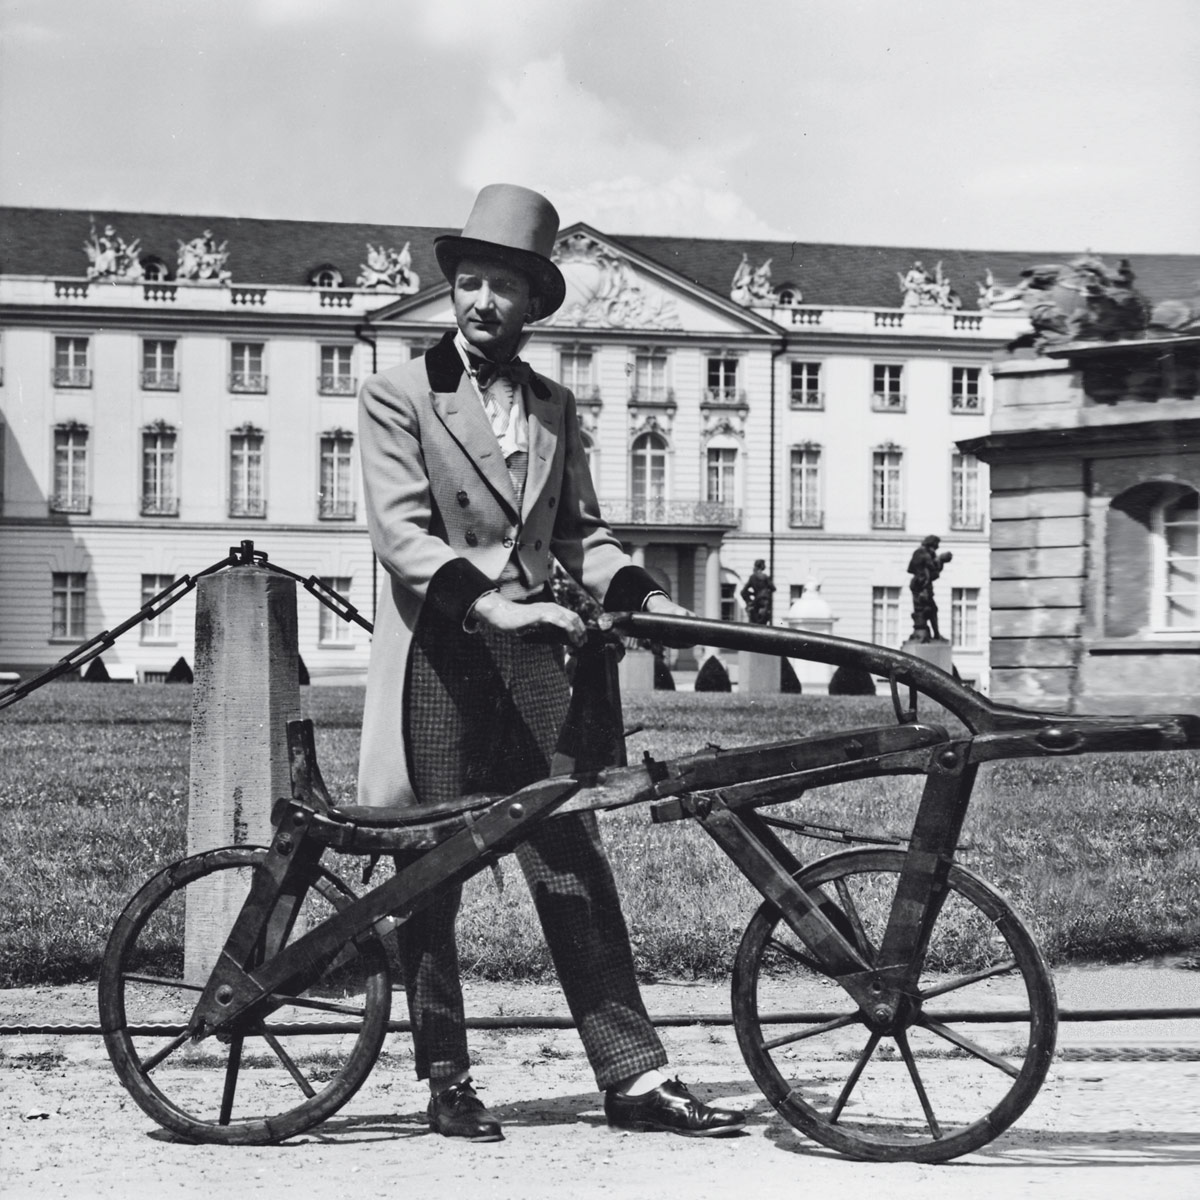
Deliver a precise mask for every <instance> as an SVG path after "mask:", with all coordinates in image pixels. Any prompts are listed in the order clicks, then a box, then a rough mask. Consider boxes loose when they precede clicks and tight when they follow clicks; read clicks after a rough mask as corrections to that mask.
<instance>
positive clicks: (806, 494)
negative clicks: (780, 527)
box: [788, 445, 825, 529]
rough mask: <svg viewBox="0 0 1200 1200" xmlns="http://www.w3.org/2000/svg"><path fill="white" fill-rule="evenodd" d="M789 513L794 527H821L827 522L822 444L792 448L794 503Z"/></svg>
mask: <svg viewBox="0 0 1200 1200" xmlns="http://www.w3.org/2000/svg"><path fill="white" fill-rule="evenodd" d="M788 512H789V519H788V524H789V525H791V527H792V528H793V529H820V528H821V526H822V524H823V523H824V520H825V514H824V512H823V511H822V510H821V447H820V446H814V445H808V446H793V447H792V463H791V503H790V505H789V510H788Z"/></svg>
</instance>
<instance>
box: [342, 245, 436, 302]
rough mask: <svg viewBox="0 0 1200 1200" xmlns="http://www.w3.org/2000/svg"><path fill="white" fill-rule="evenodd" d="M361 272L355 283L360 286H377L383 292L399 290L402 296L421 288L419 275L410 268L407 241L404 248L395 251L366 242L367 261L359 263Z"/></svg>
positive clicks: (390, 247)
mask: <svg viewBox="0 0 1200 1200" xmlns="http://www.w3.org/2000/svg"><path fill="white" fill-rule="evenodd" d="M359 265H360V266H361V267H362V274H361V275H359V277H358V280H357V283H358V286H359V287H360V288H378V289H379V290H380V291H385V292H399V293H400V294H401V295H402V296H411V295H412V294H413V293H414V292H417V291H419V290H420V288H421V277H420V276H419V275H418V274H417V273H416V271H414V270H413V269H412V253H411V252H410V250H409V243H408V242H405V243H404V249H403V250H400V251H397V250H396V249H395V248H394V247H392V246H389V247H388V248H387V249H384V247H383V246H382V245H380V246H379V247H378V249H377V248H376V247H374V246H372V245H371V243H370V242H368V243H367V261H366V262H365V263H360V264H359Z"/></svg>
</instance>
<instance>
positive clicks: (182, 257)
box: [175, 229, 232, 283]
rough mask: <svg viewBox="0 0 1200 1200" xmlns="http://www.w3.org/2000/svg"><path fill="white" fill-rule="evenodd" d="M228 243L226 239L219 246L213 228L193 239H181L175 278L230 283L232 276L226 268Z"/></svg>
mask: <svg viewBox="0 0 1200 1200" xmlns="http://www.w3.org/2000/svg"><path fill="white" fill-rule="evenodd" d="M228 245H229V243H228V241H225V242H222V243H221V244H220V245H219V246H218V245H217V242H216V239H215V238H214V237H213V235H212V230H211V229H206V230H205V231H204V232H203V233H202V234H201V235H200V236H199V237H194V238H192V239H191V241H188V242H184V241H180V243H179V252H178V254H177V256H176V266H175V278H176V279H185V280H192V281H195V282H209V283H228V282H229V281H230V279H231V278H232V276H231V275H230V273H229V271H228V270H226V268H225V263H226V261H227V260H228V258H229V251H228V250H226V249H225V247H226V246H228Z"/></svg>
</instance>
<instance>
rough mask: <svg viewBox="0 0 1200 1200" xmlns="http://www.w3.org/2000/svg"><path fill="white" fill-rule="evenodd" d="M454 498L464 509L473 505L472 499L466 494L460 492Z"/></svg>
mask: <svg viewBox="0 0 1200 1200" xmlns="http://www.w3.org/2000/svg"><path fill="white" fill-rule="evenodd" d="M454 498H455V500H457V501H458V502H459V504H461V505H462V506H463V508H466V507H467V505H468V504H470V503H471V497H470V496H468V495H467V493H466V492H459V493H458V495H457V496H455V497H454Z"/></svg>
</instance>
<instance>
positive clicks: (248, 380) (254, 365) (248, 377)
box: [229, 342, 267, 392]
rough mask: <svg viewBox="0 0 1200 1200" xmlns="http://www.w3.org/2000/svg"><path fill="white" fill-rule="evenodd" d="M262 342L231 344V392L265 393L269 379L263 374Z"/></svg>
mask: <svg viewBox="0 0 1200 1200" xmlns="http://www.w3.org/2000/svg"><path fill="white" fill-rule="evenodd" d="M264 351H265V346H264V345H263V343H262V342H231V343H230V345H229V390H230V391H231V392H265V391H266V390H267V377H266V375H265V374H264V373H263V355H264Z"/></svg>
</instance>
